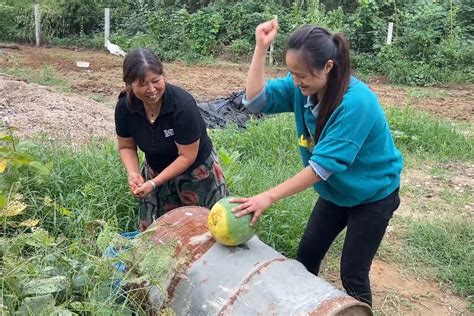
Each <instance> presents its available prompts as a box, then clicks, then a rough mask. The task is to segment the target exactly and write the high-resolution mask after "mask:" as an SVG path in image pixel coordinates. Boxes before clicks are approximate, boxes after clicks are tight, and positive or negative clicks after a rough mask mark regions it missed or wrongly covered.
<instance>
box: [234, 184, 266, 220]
mask: <svg viewBox="0 0 474 316" xmlns="http://www.w3.org/2000/svg"><path fill="white" fill-rule="evenodd" d="M229 202H231V203H241V204H240V205H239V206H236V207H234V208H233V209H232V212H233V213H234V214H235V216H237V217H241V216H244V215H245V214H250V213H253V217H252V221H251V223H250V225H252V226H253V225H255V224H256V223H257V220H258V218H259V217H260V216H261V215H262V214H263V212H265V210H266V209H267V208H269V207H270V206H272V204H273V201H272V198H271V196H270V194H269V193H268V192H263V193H260V194H257V195H255V196H252V197H250V198H235V199H231V200H230V201H229Z"/></svg>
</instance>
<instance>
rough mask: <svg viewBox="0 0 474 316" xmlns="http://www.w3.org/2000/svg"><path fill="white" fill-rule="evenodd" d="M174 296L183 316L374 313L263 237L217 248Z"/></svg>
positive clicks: (175, 307)
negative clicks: (242, 243) (269, 243)
mask: <svg viewBox="0 0 474 316" xmlns="http://www.w3.org/2000/svg"><path fill="white" fill-rule="evenodd" d="M174 294H175V295H174V297H173V299H172V301H171V305H170V306H171V308H172V309H173V310H174V311H175V312H176V314H177V315H193V316H194V315H239V316H240V315H285V316H286V315H310V314H311V315H344V314H341V313H349V312H351V311H353V312H354V311H355V312H358V314H357V313H353V315H371V311H370V308H369V307H367V306H366V305H365V304H362V303H359V302H357V301H356V300H355V299H353V298H351V297H349V296H347V295H346V294H345V293H344V292H341V291H339V290H337V289H335V288H334V287H333V286H332V285H330V284H329V283H328V282H326V281H325V280H323V279H321V278H318V277H316V276H314V275H313V274H311V273H309V272H308V271H307V270H306V269H305V267H304V266H303V265H302V264H301V263H299V262H297V261H296V260H292V259H288V258H285V257H284V256H283V255H281V254H280V253H278V252H277V251H275V250H274V249H272V248H271V247H269V246H267V245H266V244H264V243H263V242H261V241H260V240H259V239H258V238H257V237H254V238H252V239H251V240H250V241H249V242H248V243H247V244H246V245H245V246H244V247H226V246H222V245H220V244H215V245H213V246H212V247H211V248H210V249H209V250H208V251H207V252H206V253H205V254H204V255H202V257H201V258H199V259H198V260H196V261H195V262H194V263H193V264H192V266H191V267H190V268H189V269H188V270H187V271H186V277H185V278H182V279H181V280H180V282H179V284H178V285H177V286H176V289H175V293H174ZM360 305H362V307H360ZM347 315H352V314H351V313H349V314H347Z"/></svg>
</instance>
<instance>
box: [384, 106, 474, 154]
mask: <svg viewBox="0 0 474 316" xmlns="http://www.w3.org/2000/svg"><path fill="white" fill-rule="evenodd" d="M385 111H386V114H387V118H388V121H389V125H390V128H391V129H392V134H393V135H394V138H395V141H396V144H397V146H398V147H399V148H400V149H401V150H402V151H403V153H405V154H406V155H407V156H408V155H414V156H415V157H417V158H421V159H434V160H440V161H448V160H451V159H456V160H462V161H472V160H473V159H474V142H473V139H472V137H470V136H468V135H466V133H463V131H460V130H459V128H460V126H462V127H464V128H466V129H467V130H469V129H472V126H467V127H466V126H465V125H457V124H454V123H451V122H448V121H444V120H441V119H438V118H432V117H430V116H429V114H426V113H424V112H421V111H417V110H415V109H413V108H410V107H390V108H388V109H386V110H385Z"/></svg>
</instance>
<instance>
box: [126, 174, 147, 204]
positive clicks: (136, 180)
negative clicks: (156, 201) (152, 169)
mask: <svg viewBox="0 0 474 316" xmlns="http://www.w3.org/2000/svg"><path fill="white" fill-rule="evenodd" d="M143 183H145V180H144V179H143V177H142V175H141V174H140V173H138V172H132V173H129V174H128V186H129V187H130V191H131V192H132V194H133V196H134V197H136V198H141V197H142V196H141V195H139V194H138V189H139V188H140V187H141V186H142V185H143Z"/></svg>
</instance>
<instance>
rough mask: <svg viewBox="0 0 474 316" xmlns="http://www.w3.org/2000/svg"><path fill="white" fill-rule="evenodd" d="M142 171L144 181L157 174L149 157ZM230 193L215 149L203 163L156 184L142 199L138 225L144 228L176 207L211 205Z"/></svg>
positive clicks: (141, 228) (208, 206)
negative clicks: (149, 162)
mask: <svg viewBox="0 0 474 316" xmlns="http://www.w3.org/2000/svg"><path fill="white" fill-rule="evenodd" d="M141 173H142V176H143V178H144V179H145V181H148V180H150V179H153V178H154V177H156V176H157V175H158V173H157V172H156V171H154V170H153V169H151V168H150V166H149V165H148V163H147V162H146V161H145V163H144V164H143V168H142V171H141ZM228 195H229V191H228V190H227V186H226V184H225V179H224V173H223V171H222V167H221V165H220V164H219V160H218V157H217V155H216V153H215V152H214V151H212V152H211V154H210V156H209V158H207V159H206V161H204V163H203V164H201V165H199V166H198V167H196V168H195V169H193V170H191V171H187V172H185V173H183V174H181V175H179V176H177V177H175V178H173V179H171V180H169V181H168V182H166V183H164V184H163V185H161V186H159V187H156V189H155V190H154V191H152V192H151V193H150V194H149V195H148V196H147V197H145V198H143V199H140V200H139V207H138V222H139V229H140V230H141V231H143V230H145V229H146V228H147V227H148V226H149V225H150V224H151V223H152V222H153V221H154V220H155V219H157V218H158V217H160V216H162V215H163V214H165V213H166V212H168V211H170V210H172V209H175V208H177V207H180V206H189V205H198V206H203V207H207V208H209V209H210V208H211V207H212V206H213V205H214V204H215V203H216V202H217V201H219V200H220V199H221V198H223V197H226V196H228Z"/></svg>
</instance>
